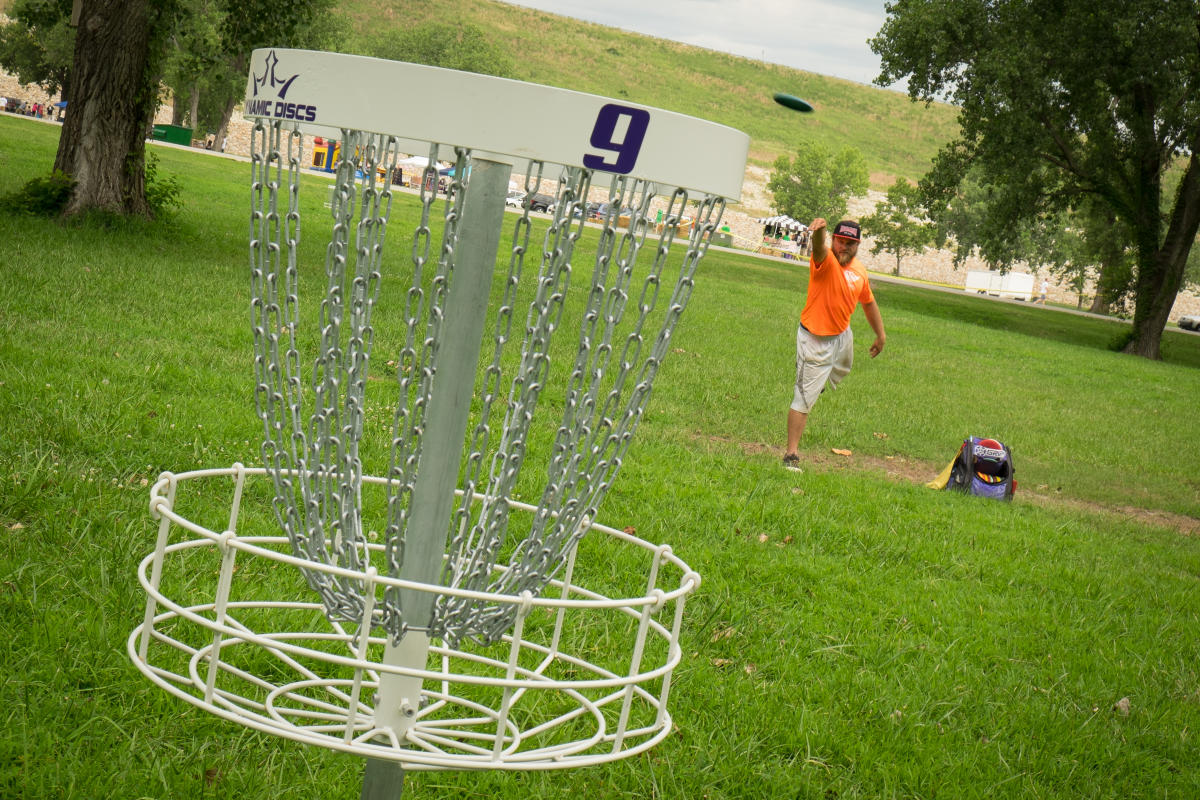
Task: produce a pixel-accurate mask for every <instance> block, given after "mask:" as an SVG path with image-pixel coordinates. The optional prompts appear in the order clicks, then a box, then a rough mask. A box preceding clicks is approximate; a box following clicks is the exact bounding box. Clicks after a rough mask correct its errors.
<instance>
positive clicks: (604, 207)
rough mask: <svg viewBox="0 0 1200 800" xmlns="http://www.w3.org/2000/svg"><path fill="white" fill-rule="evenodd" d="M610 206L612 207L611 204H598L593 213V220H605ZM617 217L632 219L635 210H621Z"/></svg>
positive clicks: (627, 208) (626, 208)
mask: <svg viewBox="0 0 1200 800" xmlns="http://www.w3.org/2000/svg"><path fill="white" fill-rule="evenodd" d="M610 205H611V204H610V203H597V204H596V208H595V210H594V211H592V212H591V217H592V219H604V217H605V215H607V214H608V209H609V206H610ZM617 216H618V217H632V216H633V209H632V208H629V207H628V206H626V207H625V208H622V209H621V212H620V213H619V214H618V215H617Z"/></svg>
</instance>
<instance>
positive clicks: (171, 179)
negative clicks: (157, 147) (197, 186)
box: [146, 153, 183, 217]
mask: <svg viewBox="0 0 1200 800" xmlns="http://www.w3.org/2000/svg"><path fill="white" fill-rule="evenodd" d="M146 205H148V206H150V213H151V214H153V215H154V216H155V217H162V216H168V215H170V214H172V213H174V212H175V211H177V210H178V209H180V208H182V207H183V185H182V184H181V183H180V182H179V178H178V177H176V176H175V175H171V174H167V175H165V176H161V177H160V176H159V174H158V155H157V154H156V153H147V154H146Z"/></svg>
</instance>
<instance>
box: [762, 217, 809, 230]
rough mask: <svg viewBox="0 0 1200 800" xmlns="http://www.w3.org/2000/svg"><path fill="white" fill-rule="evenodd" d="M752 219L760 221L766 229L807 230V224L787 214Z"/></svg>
mask: <svg viewBox="0 0 1200 800" xmlns="http://www.w3.org/2000/svg"><path fill="white" fill-rule="evenodd" d="M754 221H755V222H757V223H760V224H761V225H762V226H763V227H764V228H765V229H766V230H767V231H770V230H772V229H774V230H777V231H779V232H780V233H785V232H792V233H799V232H800V231H806V230H808V226H807V225H805V224H804V223H803V222H801V221H799V220H796V219H792V218H791V217H789V216H788V215H787V214H778V215H776V216H774V217H760V218H758V219H756V220H754Z"/></svg>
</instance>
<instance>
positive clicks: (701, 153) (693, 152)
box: [245, 48, 750, 201]
mask: <svg viewBox="0 0 1200 800" xmlns="http://www.w3.org/2000/svg"><path fill="white" fill-rule="evenodd" d="M250 64H251V66H250V75H249V77H248V79H247V82H246V103H245V116H246V117H247V118H249V119H266V120H283V121H285V122H288V123H295V126H296V128H297V129H299V130H302V131H305V132H312V133H322V134H326V135H327V134H328V133H329V131H330V129H333V130H338V129H342V128H346V129H351V130H361V131H368V132H371V133H381V134H388V135H393V136H397V137H401V138H403V139H408V140H411V141H413V142H414V144H415V143H417V142H420V143H429V142H437V143H439V144H449V145H454V146H459V147H469V148H471V149H472V150H475V151H477V152H480V153H483V154H486V155H487V157H489V158H494V159H496V160H503V161H509V162H514V163H517V162H523V161H526V160H530V159H532V160H537V161H545V162H549V163H554V164H562V165H565V166H577V167H586V168H588V169H593V170H597V171H601V172H610V173H616V174H620V175H630V176H632V177H636V178H641V179H644V180H648V181H653V182H655V183H661V184H664V185H667V186H678V187H683V188H686V189H692V190H698V191H703V192H706V193H709V194H715V195H720V196H722V197H725V198H727V199H730V200H734V201H736V200H738V199H740V197H741V190H742V178H743V176H744V171H745V165H746V156H747V154H748V152H749V148H750V137H749V136H747V135H746V134H744V133H742V132H741V131H738V130H735V129H733V128H729V127H727V126H725V125H718V124H716V123H713V122H708V121H706V120H702V119H696V118H695V117H689V116H685V115H683V114H677V113H675V112H673V111H664V110H662V109H658V108H652V107H649V106H642V105H637V104H634V103H628V102H626V101H623V100H621V101H618V100H610V99H608V98H605V97H600V96H598V95H592V94H584V93H582V92H574V91H570V90H568V89H558V88H555V87H551V86H542V85H540V84H535V83H525V82H522V81H515V80H510V79H508V78H496V77H493V76H490V75H478V74H475V73H472V72H459V71H456V70H449V69H442V68H440V67H429V66H425V65H421V64H408V63H404V62H400V61H385V60H383V59H378V58H370V57H367V56H354V55H345V54H341V53H322V52H314V51H311V50H286V49H280V48H267V49H261V50H255V51H254V54H253V56H252V59H251V62H250ZM414 149H415V148H414ZM498 157H500V158H498Z"/></svg>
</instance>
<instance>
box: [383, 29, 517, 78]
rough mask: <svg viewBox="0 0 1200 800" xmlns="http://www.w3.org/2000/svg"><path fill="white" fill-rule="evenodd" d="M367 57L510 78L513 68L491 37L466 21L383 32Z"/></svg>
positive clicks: (510, 58) (495, 39) (505, 54)
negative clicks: (371, 56)
mask: <svg viewBox="0 0 1200 800" xmlns="http://www.w3.org/2000/svg"><path fill="white" fill-rule="evenodd" d="M370 55H373V56H376V57H377V58H387V59H391V60H394V61H410V62H412V63H414V64H429V65H430V66H434V67H445V68H446V69H458V70H464V71H466V72H477V73H480V74H483V75H497V76H499V77H502V78H511V77H514V75H515V65H514V62H513V59H512V57H511V56H510V55H509V54H508V52H507V51H506V49H505V45H504V44H503V43H502V42H501V40H500V39H499V38H498V37H496V36H495V35H491V34H489V33H487V32H485V31H484V30H483V29H482V28H480V27H478V26H476V25H472V24H471V23H469V22H454V23H448V22H426V23H423V24H421V25H417V26H415V27H411V28H392V29H390V30H387V31H385V32H383V33H382V34H381V35H380V36H379V38H378V39H377V40H376V41H375V42H374V44H373V46H372V47H371V52H370Z"/></svg>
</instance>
